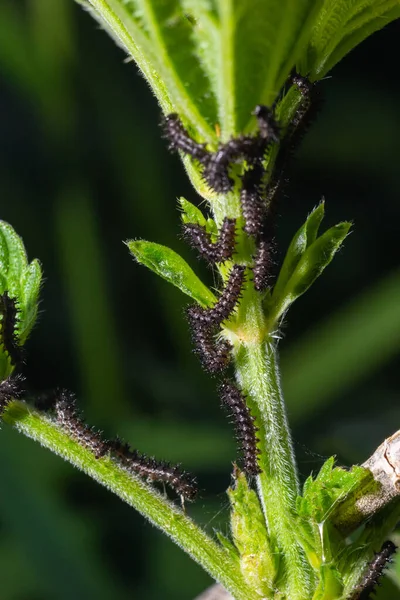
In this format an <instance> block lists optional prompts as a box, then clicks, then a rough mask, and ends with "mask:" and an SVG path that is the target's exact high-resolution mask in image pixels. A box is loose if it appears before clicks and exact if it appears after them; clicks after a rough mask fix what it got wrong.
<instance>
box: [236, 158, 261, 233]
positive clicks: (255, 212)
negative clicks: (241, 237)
mask: <svg viewBox="0 0 400 600" xmlns="http://www.w3.org/2000/svg"><path fill="white" fill-rule="evenodd" d="M262 176H263V168H262V166H261V164H259V163H258V164H256V165H254V166H253V167H252V168H250V169H249V170H248V171H246V172H245V174H244V175H243V177H242V188H241V191H240V204H241V206H242V214H243V218H244V223H245V224H244V227H243V229H244V231H245V232H246V233H247V234H248V235H251V236H253V237H258V236H260V235H262V233H263V226H264V218H265V212H266V206H265V200H264V198H263V197H262V194H261V186H262Z"/></svg>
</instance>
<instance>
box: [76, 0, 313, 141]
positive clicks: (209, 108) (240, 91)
mask: <svg viewBox="0 0 400 600" xmlns="http://www.w3.org/2000/svg"><path fill="white" fill-rule="evenodd" d="M84 4H85V6H88V7H89V8H90V9H91V12H92V14H94V16H95V18H96V19H97V20H99V21H100V22H101V23H102V24H103V25H104V28H105V29H106V30H107V31H108V32H109V33H111V35H112V36H113V37H114V39H116V40H117V41H118V43H119V44H120V45H121V46H122V47H123V48H124V49H125V51H126V52H128V53H129V54H130V55H131V56H132V57H133V58H134V60H135V61H136V63H137V64H138V66H139V68H140V69H141V70H142V72H143V74H144V76H145V77H146V79H147V80H148V82H149V83H150V85H151V87H152V88H153V90H154V92H155V94H156V96H157V98H158V100H159V102H160V104H161V107H162V109H163V111H164V112H165V113H166V112H178V113H179V114H180V115H181V117H182V118H183V121H184V122H185V124H187V125H188V126H189V127H193V128H194V133H195V134H196V133H197V134H198V135H199V136H200V138H201V139H202V140H204V141H208V142H210V143H211V144H214V145H215V144H216V142H217V134H216V129H215V126H216V125H217V124H218V126H219V129H220V131H221V135H222V139H227V138H228V137H230V136H231V135H234V134H237V133H238V132H240V131H243V130H244V129H246V127H247V125H248V123H249V119H250V115H251V111H252V110H253V109H254V107H255V105H256V104H260V103H266V104H271V103H272V102H273V100H274V99H275V98H276V97H277V95H278V93H279V91H280V89H281V87H282V84H283V83H284V81H285V79H286V78H287V76H288V75H289V73H290V70H291V69H292V67H293V66H294V65H295V64H296V62H298V61H299V60H300V58H301V55H302V52H303V51H304V47H306V44H307V43H308V41H309V38H310V36H311V34H312V27H313V25H314V23H315V18H316V15H317V14H318V10H319V8H320V6H321V4H322V0H317V1H316V0H297V1H296V2H292V1H291V0H286V1H281V0H253V1H252V2H243V1H242V0H236V2H233V1H228V2H227V1H225V0H217V1H216V2H210V1H209V0H180V1H179V0H165V1H164V2H160V1H158V0H85V2H84ZM254 126H255V124H254V123H253V127H254Z"/></svg>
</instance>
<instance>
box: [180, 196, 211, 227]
mask: <svg viewBox="0 0 400 600" xmlns="http://www.w3.org/2000/svg"><path fill="white" fill-rule="evenodd" d="M179 204H180V207H181V209H182V215H181V218H182V222H183V223H195V224H196V225H201V226H202V227H205V225H206V223H207V219H206V218H205V216H204V215H203V213H202V212H201V210H200V209H199V208H197V206H195V205H194V204H192V203H191V202H189V200H186V199H185V198H179Z"/></svg>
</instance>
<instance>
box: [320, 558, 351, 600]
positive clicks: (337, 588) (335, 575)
mask: <svg viewBox="0 0 400 600" xmlns="http://www.w3.org/2000/svg"><path fill="white" fill-rule="evenodd" d="M319 576H320V580H319V584H318V587H317V589H316V590H315V593H314V595H313V597H312V600H335V598H340V597H341V596H342V594H343V587H344V586H343V579H342V577H341V575H340V573H339V571H338V570H337V569H336V568H335V567H334V566H333V565H321V568H320V571H319Z"/></svg>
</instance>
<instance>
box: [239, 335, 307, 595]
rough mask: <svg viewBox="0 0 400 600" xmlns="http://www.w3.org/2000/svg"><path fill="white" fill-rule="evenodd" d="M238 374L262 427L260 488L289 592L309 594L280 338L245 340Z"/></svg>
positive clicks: (259, 426) (259, 435)
mask: <svg viewBox="0 0 400 600" xmlns="http://www.w3.org/2000/svg"><path fill="white" fill-rule="evenodd" d="M236 366H237V375H238V379H239V381H240V384H241V386H242V389H243V390H244V391H245V393H246V394H247V395H248V403H249V406H250V408H251V410H252V413H253V414H254V415H255V417H256V423H257V426H258V428H259V432H258V437H259V440H260V442H259V445H258V447H259V449H260V451H261V453H260V456H259V464H260V467H261V469H262V473H261V474H260V475H259V477H258V482H257V483H258V490H259V495H260V499H261V502H262V505H263V509H264V513H265V517H266V521H267V526H268V530H269V533H270V537H271V541H272V546H274V545H276V546H277V548H279V551H280V552H281V554H282V558H283V560H284V561H285V563H286V569H285V570H286V573H287V577H288V579H287V582H286V585H287V597H288V598H290V600H309V598H310V583H311V580H310V571H309V567H308V565H307V562H306V560H305V557H304V554H303V551H302V549H301V548H300V546H299V544H298V541H297V538H296V534H295V532H296V526H295V517H294V511H295V502H296V496H297V495H298V493H299V484H298V479H297V472H296V463H295V457H294V453H293V448H292V442H291V436H290V431H289V426H288V422H287V417H286V410H285V406H284V401H283V397H282V391H281V385H280V376H279V368H278V358H277V349H276V343H275V342H274V340H272V339H271V338H269V337H268V338H267V339H266V340H258V339H257V338H255V341H252V342H246V343H245V344H243V345H242V346H241V348H240V350H239V351H238V354H237V363H236Z"/></svg>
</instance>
